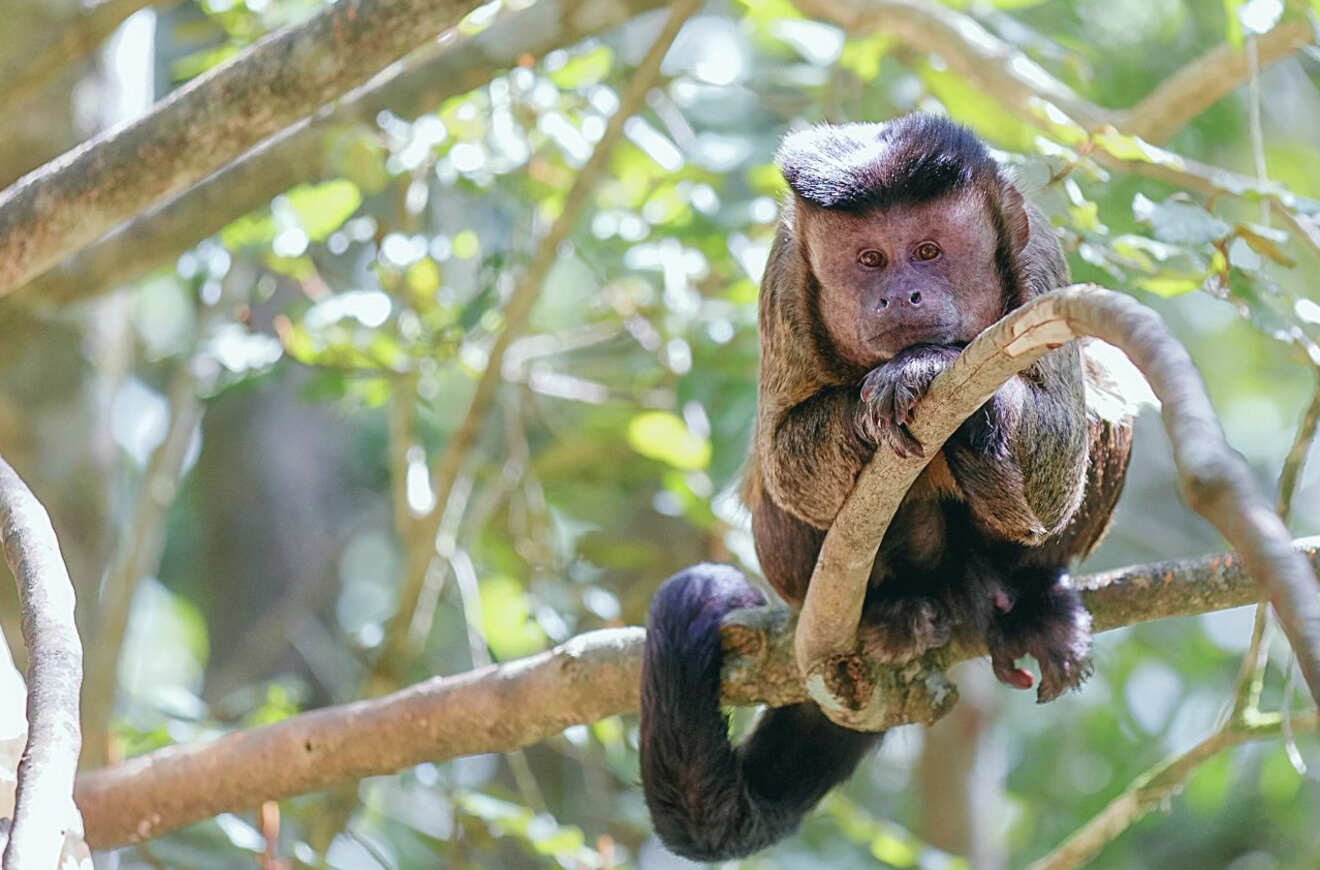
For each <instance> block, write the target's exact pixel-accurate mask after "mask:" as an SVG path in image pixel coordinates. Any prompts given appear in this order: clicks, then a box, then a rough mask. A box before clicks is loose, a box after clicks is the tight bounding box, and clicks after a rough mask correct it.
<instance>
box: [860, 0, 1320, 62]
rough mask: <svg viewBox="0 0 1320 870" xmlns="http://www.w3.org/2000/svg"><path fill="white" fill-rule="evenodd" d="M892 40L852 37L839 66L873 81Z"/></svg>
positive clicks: (887, 37) (885, 36) (884, 36)
mask: <svg viewBox="0 0 1320 870" xmlns="http://www.w3.org/2000/svg"><path fill="white" fill-rule="evenodd" d="M1318 2H1320V0H1318ZM892 42H893V38H892V37H891V36H890V35H889V34H887V33H877V34H875V35H874V36H867V37H862V38H860V39H850V40H848V41H847V42H845V43H844V44H843V53H842V54H841V55H840V56H839V66H841V67H843V68H844V69H846V70H848V71H850V72H851V73H852V74H853V75H855V76H857V78H858V79H860V80H861V81H864V82H869V81H872V80H873V79H875V77H876V76H878V75H880V62H881V61H882V60H884V57H885V54H886V53H887V52H888V51H889V46H890V45H891V44H892Z"/></svg>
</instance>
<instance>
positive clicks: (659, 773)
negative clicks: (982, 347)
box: [641, 115, 1131, 861]
mask: <svg viewBox="0 0 1320 870" xmlns="http://www.w3.org/2000/svg"><path fill="white" fill-rule="evenodd" d="M777 162H778V165H779V168H780V170H781V171H782V172H783V175H784V178H785V179H786V180H787V182H788V185H789V188H790V189H791V195H790V197H789V199H788V201H787V202H786V203H785V208H784V213H783V217H782V218H781V220H780V223H779V228H778V231H777V234H776V236H775V242H774V247H773V248H772V250H771V252H770V259H769V263H768V264H767V267H766V272H765V277H764V279H763V281H762V283H761V295H760V341H761V370H760V384H759V398H758V408H757V419H756V435H755V440H754V443H753V446H752V456H751V460H750V462H749V464H748V472H747V477H746V481H745V486H744V490H743V495H744V499H745V500H746V502H747V504H748V506H749V507H750V509H751V513H752V532H753V535H754V538H755V541H756V552H757V556H758V558H759V559H760V563H761V568H762V570H763V571H764V573H765V577H766V579H767V580H768V581H769V582H770V585H771V586H773V587H774V589H775V591H776V592H778V593H779V595H780V596H781V597H782V598H783V599H784V600H785V601H786V602H788V604H789V605H790V606H792V607H795V608H796V607H800V606H801V605H802V600H803V597H804V596H805V595H806V591H807V584H808V582H809V581H810V579H811V574H812V570H813V568H814V567H815V564H816V556H817V554H818V553H819V551H820V546H821V542H822V541H823V540H824V537H825V532H826V530H827V529H829V527H830V524H831V523H832V522H833V520H834V517H835V514H837V513H838V511H839V508H840V506H842V504H843V501H844V499H845V498H846V497H847V495H848V493H849V491H850V490H851V489H852V487H853V482H854V481H855V480H856V478H857V474H858V472H859V471H860V470H861V469H862V467H863V466H864V465H865V464H866V463H867V461H868V460H869V459H870V458H871V456H872V454H873V453H874V451H875V449H876V448H877V447H878V446H881V445H884V446H885V447H888V448H891V449H893V450H895V451H896V452H898V453H899V454H900V455H911V454H923V455H924V451H925V450H926V449H927V448H929V449H931V450H934V449H935V445H922V444H920V443H919V442H917V441H916V439H915V438H914V437H913V436H912V435H911V434H910V433H909V431H908V429H907V424H908V423H909V422H910V421H911V420H912V412H913V408H914V406H915V405H916V403H917V401H918V400H920V399H921V397H922V396H923V395H924V394H925V392H926V390H927V388H928V387H929V386H930V383H931V381H932V380H933V379H934V378H935V376H936V375H937V374H939V373H940V372H941V371H943V370H944V368H945V367H946V366H948V365H949V363H950V362H952V361H953V359H954V358H955V357H956V356H957V355H958V353H959V351H960V350H961V349H962V348H963V347H964V346H966V345H967V343H968V342H970V341H971V340H972V339H973V338H974V337H975V336H976V335H977V334H978V333H980V332H981V331H982V330H984V329H985V328H986V327H988V326H990V325H991V324H992V323H994V322H995V321H996V320H998V319H999V318H1000V317H1002V316H1003V315H1004V314H1005V313H1007V312H1008V311H1011V310H1012V309H1014V308H1017V307H1018V306H1020V305H1022V304H1023V303H1024V302H1026V301H1027V300H1029V299H1032V298H1034V297H1036V296H1039V295H1041V294H1042V293H1047V292H1049V291H1050V290H1052V289H1054V288H1056V287H1060V286H1063V285H1066V284H1067V283H1068V267H1067V264H1066V262H1065V261H1064V258H1063V252H1062V250H1061V249H1060V247H1059V243H1058V242H1057V241H1056V240H1055V238H1054V235H1053V234H1052V233H1051V232H1050V229H1049V226H1048V224H1047V223H1046V221H1045V219H1044V217H1043V216H1042V215H1041V214H1040V213H1039V212H1038V211H1037V210H1036V209H1035V208H1034V207H1033V206H1031V205H1030V204H1028V203H1027V202H1025V201H1024V200H1023V198H1022V195H1021V194H1020V193H1019V192H1018V190H1017V188H1016V187H1015V186H1014V185H1013V182H1012V181H1011V180H1010V179H1009V178H1008V177H1007V176H1006V175H1005V174H1004V173H1003V172H1002V171H1001V170H1000V168H999V166H998V165H997V164H996V163H995V162H994V160H993V159H992V158H991V157H990V155H989V153H988V152H987V150H986V148H985V146H984V145H983V144H982V143H981V142H980V141H979V140H978V139H977V138H976V137H975V136H974V135H973V134H972V133H970V132H969V131H968V130H966V129H964V128H963V127H961V126H959V125H957V124H954V123H952V122H950V121H948V120H945V119H943V118H937V117H931V116H927V115H909V116H906V117H902V118H899V119H897V120H894V121H891V122H889V123H885V124H847V125H843V126H822V127H814V128H811V129H808V130H803V131H801V132H797V133H793V134H791V135H789V136H788V137H787V138H786V139H785V140H784V143H783V146H782V148H781V149H780V151H779V155H778V161H777ZM1103 375H1104V373H1103V371H1101V370H1100V369H1099V368H1098V365H1097V364H1096V363H1095V362H1094V361H1092V360H1091V359H1089V358H1087V360H1086V362H1085V363H1084V354H1083V349H1082V348H1081V347H1079V345H1078V343H1077V342H1072V343H1069V344H1067V345H1064V346H1062V347H1060V348H1058V349H1056V350H1054V351H1052V352H1050V353H1049V354H1047V355H1046V356H1044V357H1043V358H1042V359H1041V360H1040V361H1039V362H1037V363H1035V364H1034V365H1032V366H1030V367H1029V368H1027V369H1026V370H1025V371H1023V372H1022V373H1021V374H1019V375H1017V376H1015V377H1013V378H1012V379H1011V380H1009V381H1008V383H1006V384H1004V386H1003V387H1002V388H1000V390H999V391H998V392H997V393H995V395H994V396H993V397H992V398H991V399H990V400H989V401H988V402H986V403H985V405H984V406H982V407H981V408H980V409H979V410H978V411H977V412H976V413H975V414H973V415H972V416H971V417H970V418H969V419H968V420H967V421H966V422H965V423H964V424H963V425H962V426H961V427H960V428H959V429H958V430H957V432H956V433H955V434H954V435H953V436H952V437H951V438H950V439H949V440H948V441H947V442H946V443H945V444H944V445H943V446H942V447H939V448H938V452H937V453H935V455H934V456H932V457H931V461H930V463H929V465H928V466H927V467H926V469H925V470H924V471H923V472H922V474H921V476H920V477H919V478H917V480H916V482H915V483H914V484H913V486H912V488H911V490H910V491H909V492H908V494H907V496H906V497H905V498H904V500H903V502H902V504H901V506H900V507H899V509H898V512H897V514H896V515H895V516H894V519H893V521H892V522H891V523H890V525H889V528H888V530H887V531H886V532H885V535H884V538H883V540H882V541H881V543H880V548H879V552H878V553H877V555H876V559H875V565H874V567H873V569H872V571H871V575H870V584H869V586H868V589H867V594H866V601H865V605H864V607H863V614H862V622H861V626H860V629H859V634H860V638H861V643H862V647H863V651H864V652H865V653H866V654H867V655H869V656H871V657H873V658H874V659H876V660H879V661H882V662H887V663H894V664H898V663H902V662H906V661H909V660H911V659H913V658H914V657H917V656H920V655H921V654H923V653H925V652H926V651H927V650H930V649H933V648H935V647H939V646H942V645H944V644H946V643H948V642H949V640H950V639H951V638H952V637H953V635H954V634H955V633H958V634H959V635H960V636H966V637H968V638H971V639H979V640H982V641H983V642H984V643H985V645H986V646H987V647H988V649H989V651H990V659H991V663H992V666H993V668H994V672H995V675H996V676H997V677H998V678H999V679H1000V680H1002V681H1003V682H1005V683H1007V684H1008V685H1010V686H1014V687H1016V688H1019V689H1027V688H1030V687H1031V686H1032V684H1033V676H1032V674H1031V673H1030V672H1029V671H1027V670H1025V669H1023V668H1022V667H1020V666H1019V665H1018V659H1020V658H1022V657H1024V656H1026V655H1031V656H1032V657H1034V658H1035V660H1036V662H1037V666H1038V667H1039V670H1040V682H1039V687H1038V690H1037V698H1038V700H1039V701H1041V702H1045V701H1049V700H1052V699H1053V698H1055V697H1057V696H1058V695H1059V694H1060V693H1061V692H1063V691H1065V690H1067V689H1071V688H1073V687H1075V686H1077V685H1078V684H1079V683H1080V682H1081V681H1082V680H1083V679H1084V678H1085V677H1086V676H1087V675H1088V674H1089V672H1090V648H1091V617H1090V614H1089V613H1088V612H1087V610H1086V608H1085V606H1084V605H1083V604H1082V600H1081V597H1080V596H1079V595H1078V593H1077V591H1076V590H1075V589H1073V588H1072V587H1071V586H1070V585H1069V584H1068V582H1067V579H1066V571H1067V570H1068V567H1069V565H1070V563H1071V562H1072V561H1073V560H1074V559H1078V558H1081V557H1084V556H1086V555H1087V554H1088V553H1090V552H1091V550H1092V549H1094V548H1095V546H1096V544H1097V543H1099V540H1100V538H1101V536H1102V535H1103V534H1104V532H1105V531H1106V529H1107V527H1108V525H1109V520H1110V516H1111V514H1112V512H1113V508H1114V504H1115V502H1116V501H1117V499H1118V495H1119V491H1120V490H1121V488H1122V483H1123V476H1124V474H1125V473H1126V470H1127V462H1128V455H1129V449H1130V446H1131V420H1130V417H1127V416H1123V417H1114V416H1112V415H1111V417H1110V418H1108V419H1106V418H1104V417H1102V416H1101V415H1100V414H1098V413H1097V412H1095V411H1090V412H1088V408H1087V403H1086V392H1087V389H1088V387H1087V386H1085V385H1084V384H1085V383H1087V382H1089V383H1090V386H1089V388H1090V389H1092V390H1095V389H1097V388H1098V387H1101V386H1104V385H1102V384H1101V382H1100V378H1101V377H1102V376H1103ZM763 603H764V598H763V596H762V595H761V593H760V592H758V591H757V590H756V589H755V588H754V587H753V586H751V585H750V584H749V583H748V582H747V580H746V579H744V578H743V576H742V575H741V574H740V573H738V572H737V571H735V570H734V569H732V568H728V567H722V566H717V565H700V566H697V567H694V568H690V569H688V570H686V571H683V572H681V573H679V574H677V575H675V576H674V577H672V578H670V579H669V580H668V581H666V583H665V584H664V585H663V586H662V587H661V588H660V589H659V591H658V592H657V593H656V595H655V598H654V600H653V601H652V604H651V613H650V627H649V630H648V632H647V639H646V653H645V660H644V664H643V669H642V707H641V711H642V712H641V769H642V782H643V785H644V788H645V792H646V800H647V803H648V805H649V806H650V808H651V817H652V819H653V820H654V822H655V827H656V831H657V832H658V833H659V835H660V837H661V839H662V840H663V841H664V842H665V844H666V845H667V846H668V847H669V848H670V849H671V850H672V851H674V852H676V853H677V854H679V855H683V856H686V857H688V858H692V859H695V860H702V861H715V860H723V859H728V858H733V857H738V856H742V855H747V854H749V853H751V852H755V851H757V850H758V849H761V848H764V847H765V846H767V845H769V844H771V843H773V842H775V841H776V840H779V839H781V838H782V837H784V836H786V835H787V834H789V833H790V832H792V831H793V830H794V829H795V828H796V827H797V825H798V823H799V822H800V821H801V819H802V816H803V815H804V814H805V813H806V812H807V811H808V810H809V809H811V807H813V806H814V805H815V804H816V802H817V801H819V800H820V798H821V797H822V796H824V794H825V793H826V792H827V791H828V790H829V789H830V788H832V787H833V786H834V785H836V784H838V783H839V782H841V781H842V780H844V779H846V778H847V777H848V776H849V775H850V774H851V773H852V771H853V769H854V768H855V767H856V766H857V764H858V762H859V761H860V760H861V759H862V758H863V756H864V755H865V754H866V752H867V751H868V750H869V749H870V748H871V747H872V746H874V745H875V744H876V743H877V742H878V741H879V739H880V736H881V735H879V734H873V733H861V732H856V731H850V730H848V729H846V728H842V727H840V726H839V725H836V724H834V723H833V722H831V721H830V720H829V719H828V718H826V716H825V715H824V714H823V713H822V712H821V711H820V709H819V708H818V707H817V706H816V705H815V704H814V703H811V702H806V703H801V704H794V705H791V706H787V707H780V708H776V709H769V710H766V711H765V712H764V714H763V715H762V716H761V718H760V720H759V721H758V723H757V725H756V726H755V728H754V729H753V730H752V732H751V734H750V735H749V736H748V737H747V739H746V740H745V741H744V742H743V743H742V744H741V745H739V746H737V747H736V748H735V747H734V746H732V745H731V744H730V742H729V737H728V720H727V718H726V717H725V716H724V715H723V714H722V713H721V711H720V665H721V661H722V654H721V649H720V636H719V629H720V622H721V620H722V619H723V617H724V616H725V614H727V613H728V612H729V611H731V610H733V609H735V608H740V607H748V606H753V605H759V604H763Z"/></svg>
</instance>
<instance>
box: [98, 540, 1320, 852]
mask: <svg viewBox="0 0 1320 870" xmlns="http://www.w3.org/2000/svg"><path fill="white" fill-rule="evenodd" d="M1297 544H1298V546H1299V547H1301V548H1302V552H1304V553H1305V554H1306V558H1309V559H1310V560H1311V562H1312V563H1320V538H1310V539H1306V540H1302V541H1298V542H1297ZM1077 582H1078V583H1079V585H1080V586H1081V587H1082V590H1083V591H1082V595H1083V597H1084V598H1085V600H1086V604H1087V607H1089V608H1090V610H1091V613H1092V614H1093V616H1094V619H1095V627H1096V630H1097V631H1106V630H1109V629H1113V628H1118V627H1120V626H1124V625H1132V624H1134V623H1138V622H1144V621H1147V620H1152V619H1163V618H1166V617H1171V616H1187V615H1193V614H1198V613H1206V612H1209V611H1213V610H1223V609H1226V608H1229V607H1239V606H1241V605H1244V604H1250V603H1252V602H1253V601H1255V600H1256V597H1257V595H1258V594H1259V592H1258V590H1257V588H1256V585H1255V583H1253V582H1252V580H1251V578H1250V577H1249V576H1248V575H1247V573H1246V571H1245V570H1244V568H1243V564H1242V560H1241V559H1238V558H1236V557H1234V556H1232V555H1214V556H1202V557H1199V558H1195V559H1184V560H1180V561H1173V562H1162V563H1158V564H1152V565H1139V566H1136V567H1133V568H1127V569H1123V570H1119V571H1111V572H1108V573H1105V574H1097V575H1093V576H1090V577H1081V578H1077ZM793 627H794V623H793V619H792V616H791V615H790V614H789V612H788V611H787V610H786V609H784V608H782V607H774V608H758V609H754V610H744V611H739V612H737V613H735V614H732V615H731V617H730V619H729V621H728V622H727V623H726V625H725V627H724V645H725V649H726V656H725V666H724V700H725V701H726V702H727V703H730V704H757V703H767V704H771V705H782V704H789V703H794V702H797V701H802V700H804V699H805V698H806V692H805V690H804V688H803V685H802V680H801V678H800V677H799V676H798V671H797V664H796V663H795V662H794V660H793V651H792V648H793ZM645 636H646V633H645V631H644V630H643V629H640V628H619V629H607V630H604V631H593V632H588V633H587V634H583V635H580V636H578V637H576V638H573V639H572V640H569V641H568V642H566V643H564V644H561V645H559V646H557V647H555V648H554V649H551V650H547V651H546V652H543V653H540V654H539V655H534V656H530V657H528V658H525V659H519V660H517V661H512V662H505V663H503V664H499V665H492V666H490V667H486V668H480V669H478V670H474V671H471V672H469V673H465V674H459V675H457V676H452V677H435V678H433V679H431V680H427V681H425V682H422V683H418V684H417V685H414V686H411V687H409V688H407V689H404V690H402V691H399V692H395V693H394V694H391V695H386V696H383V697H381V698H374V699H371V700H367V701H358V702H355V703H352V704H344V705H341V706H337V707H327V708H325V709H322V710H317V711H314V712H310V713H303V714H300V715H298V716H293V717H291V718H289V719H285V720H284V721H282V722H278V723H276V724H274V725H267V726H265V727H262V728H253V729H249V730H246V731H239V732H235V733H232V734H228V735H226V736H224V737H221V738H220V739H218V740H215V741H213V742H210V743H205V744H192V745H187V746H172V747H169V748H166V749H160V750H157V751H156V752H152V753H150V754H148V755H144V756H140V757H138V758H134V759H131V760H129V761H125V762H122V763H120V764H116V765H114V766H112V767H108V768H104V769H102V770H96V771H92V772H90V773H84V774H83V775H82V776H81V777H79V779H78V788H77V800H78V806H79V807H80V808H81V809H82V812H83V817H84V820H85V823H86V827H87V841H88V842H89V843H91V844H92V845H93V846H95V847H98V848H110V847H112V846H118V845H122V844H124V843H129V842H135V841H138V840H144V839H147V838H149V837H155V836H158V835H160V834H163V833H165V832H167V831H170V830H173V829H174V828H178V827H181V826H183V825H187V824H191V823H193V822H197V821H200V820H202V819H206V818H210V817H211V816H214V815H216V814H217V813H222V812H237V811H240V810H243V809H247V808H250V807H253V806H256V805H257V804H259V803H261V802H262V801H266V800H278V799H281V798H286V797H290V796H292V795H295V794H301V793H303V792H308V791H316V790H320V789H325V788H329V787H331V786H334V785H337V784H339V783H342V782H345V781H348V780H354V779H358V778H361V777H365V776H376V775H380V774H388V773H393V772H395V771H398V770H402V769H403V768H406V767H409V766H411V765H414V764H419V763H421V762H423V761H440V760H443V759H446V758H453V757H455V756H458V755H467V754H472V753H479V752H506V751H508V750H511V749H517V748H519V747H523V746H529V745H531V744H533V743H536V742H538V741H540V740H544V739H546V738H547V737H551V736H553V735H555V734H557V733H559V732H560V731H562V730H563V729H564V728H567V727H568V726H570V725H576V724H581V723H587V722H593V721H595V720H597V719H599V718H601V717H604V716H612V715H617V714H620V713H629V712H632V711H635V710H636V709H637V703H638V688H639V685H640V680H641V667H642V645H643V642H644V640H645ZM983 653H984V650H980V649H975V648H972V647H963V646H959V647H956V648H954V649H952V650H950V651H949V653H948V658H949V660H951V661H953V660H961V659H967V658H974V657H976V656H979V655H982V654H983ZM890 700H891V702H892V703H893V704H895V705H899V704H900V703H901V702H902V700H903V699H902V698H901V697H899V696H898V695H897V694H896V695H894V696H893V697H892V698H891V699H890ZM917 712H918V714H919V711H917ZM896 718H901V716H896ZM917 718H918V716H914V717H913V718H912V719H909V720H906V721H916V719H917ZM271 759H278V763H272V761H271Z"/></svg>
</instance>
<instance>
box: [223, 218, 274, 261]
mask: <svg viewBox="0 0 1320 870" xmlns="http://www.w3.org/2000/svg"><path fill="white" fill-rule="evenodd" d="M274 238H275V221H274V219H273V218H272V217H271V216H270V212H268V211H261V212H252V213H251V214H246V215H243V216H242V217H241V218H238V219H236V220H233V221H230V222H229V224H228V226H226V227H225V228H224V229H222V230H221V231H220V243H221V244H222V245H224V246H225V247H226V248H228V249H229V250H231V251H236V250H238V249H239V248H245V247H248V246H257V245H262V246H264V245H269V244H270V243H271V240H273V239H274Z"/></svg>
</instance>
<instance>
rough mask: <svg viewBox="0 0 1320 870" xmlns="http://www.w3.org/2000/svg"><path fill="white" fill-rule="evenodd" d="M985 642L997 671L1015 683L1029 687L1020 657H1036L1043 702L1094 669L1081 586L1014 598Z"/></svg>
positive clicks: (1074, 685)
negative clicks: (1080, 592) (1076, 588)
mask: <svg viewBox="0 0 1320 870" xmlns="http://www.w3.org/2000/svg"><path fill="white" fill-rule="evenodd" d="M996 604H998V602H996ZM996 609H998V608H996ZM986 644H987V646H989V648H990V664H991V666H992V667H993V668H994V671H995V676H996V677H998V678H999V679H1000V681H1001V682H1004V683H1006V684H1008V685H1010V686H1013V687H1014V688H1018V689H1030V688H1031V684H1032V682H1033V680H1032V676H1031V673H1030V672H1029V671H1027V670H1025V669H1024V668H1020V667H1018V666H1017V660H1018V659H1020V658H1022V657H1023V656H1026V655H1030V656H1031V657H1032V658H1034V659H1035V660H1036V664H1037V665H1038V666H1039V667H1040V686H1039V687H1038V688H1037V690H1036V700H1037V702H1039V703H1041V704H1044V703H1045V702H1047V701H1053V700H1054V699H1055V698H1057V697H1059V695H1061V694H1063V693H1064V692H1065V691H1067V690H1068V689H1075V688H1077V687H1078V686H1079V685H1081V683H1082V681H1083V680H1085V679H1086V678H1087V677H1088V676H1090V675H1091V614H1090V613H1089V612H1087V610H1086V606H1085V605H1084V604H1082V598H1081V596H1080V595H1079V594H1078V593H1077V590H1075V589H1072V588H1071V587H1068V586H1064V585H1062V584H1059V585H1055V586H1052V587H1050V588H1048V589H1045V590H1042V591H1041V592H1039V593H1037V594H1029V595H1027V596H1024V597H1020V598H1018V599H1017V600H1016V601H1014V602H1012V604H1011V606H1010V609H1009V610H1008V611H1007V612H1001V613H1000V614H999V616H998V617H997V618H996V619H995V620H994V621H993V623H992V625H991V627H990V630H989V631H988V632H987V634H986Z"/></svg>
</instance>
